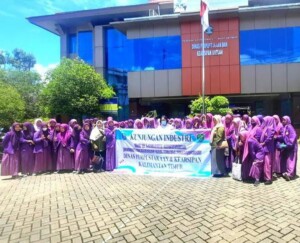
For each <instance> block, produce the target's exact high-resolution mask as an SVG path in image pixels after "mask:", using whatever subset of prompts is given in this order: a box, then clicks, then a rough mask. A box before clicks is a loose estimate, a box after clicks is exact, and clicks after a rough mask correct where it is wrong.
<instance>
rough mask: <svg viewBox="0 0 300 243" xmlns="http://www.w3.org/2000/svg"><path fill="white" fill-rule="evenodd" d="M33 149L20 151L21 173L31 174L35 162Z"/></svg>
mask: <svg viewBox="0 0 300 243" xmlns="http://www.w3.org/2000/svg"><path fill="white" fill-rule="evenodd" d="M34 160H35V158H34V153H33V150H32V149H31V150H26V151H21V171H22V174H27V173H29V174H31V173H33V170H34V163H35V161H34Z"/></svg>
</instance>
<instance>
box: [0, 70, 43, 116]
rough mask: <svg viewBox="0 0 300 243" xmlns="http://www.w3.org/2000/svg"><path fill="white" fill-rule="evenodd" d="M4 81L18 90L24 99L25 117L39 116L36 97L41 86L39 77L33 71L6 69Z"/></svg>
mask: <svg viewBox="0 0 300 243" xmlns="http://www.w3.org/2000/svg"><path fill="white" fill-rule="evenodd" d="M5 82H6V83H7V84H9V85H11V86H13V87H14V88H16V90H17V91H18V92H19V94H20V95H21V97H22V98H23V100H24V101H25V105H26V106H25V118H26V119H28V118H35V117H38V116H40V114H39V106H38V97H39V95H40V93H41V90H42V88H43V84H42V82H41V77H40V75H39V74H38V73H36V72H33V71H18V70H6V71H5Z"/></svg>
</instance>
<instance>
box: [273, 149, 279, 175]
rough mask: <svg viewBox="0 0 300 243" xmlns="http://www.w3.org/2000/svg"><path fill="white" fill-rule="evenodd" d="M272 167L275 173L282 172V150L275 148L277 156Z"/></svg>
mask: <svg viewBox="0 0 300 243" xmlns="http://www.w3.org/2000/svg"><path fill="white" fill-rule="evenodd" d="M272 169H273V172H274V173H278V174H280V173H281V152H280V151H279V150H278V149H275V156H274V160H273V165H272Z"/></svg>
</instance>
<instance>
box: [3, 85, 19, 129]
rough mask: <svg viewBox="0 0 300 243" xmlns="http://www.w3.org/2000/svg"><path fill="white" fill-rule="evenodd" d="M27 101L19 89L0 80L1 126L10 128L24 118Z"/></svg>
mask: <svg viewBox="0 0 300 243" xmlns="http://www.w3.org/2000/svg"><path fill="white" fill-rule="evenodd" d="M24 114H25V103H24V101H23V99H22V97H21V95H20V94H19V93H18V91H17V90H16V89H15V88H14V87H12V86H10V85H8V84H6V83H4V82H2V81H1V80H0V127H4V128H9V127H10V125H11V124H12V123H13V122H15V121H20V120H22V119H23V117H24Z"/></svg>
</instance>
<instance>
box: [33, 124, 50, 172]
mask: <svg viewBox="0 0 300 243" xmlns="http://www.w3.org/2000/svg"><path fill="white" fill-rule="evenodd" d="M33 142H34V149H33V153H34V154H35V163H34V170H33V172H34V174H33V175H37V174H41V173H44V172H47V171H49V169H50V167H52V158H51V153H52V151H51V146H50V143H51V137H50V134H49V129H48V125H47V123H42V125H41V128H40V130H39V131H37V132H35V134H34V138H33Z"/></svg>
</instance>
